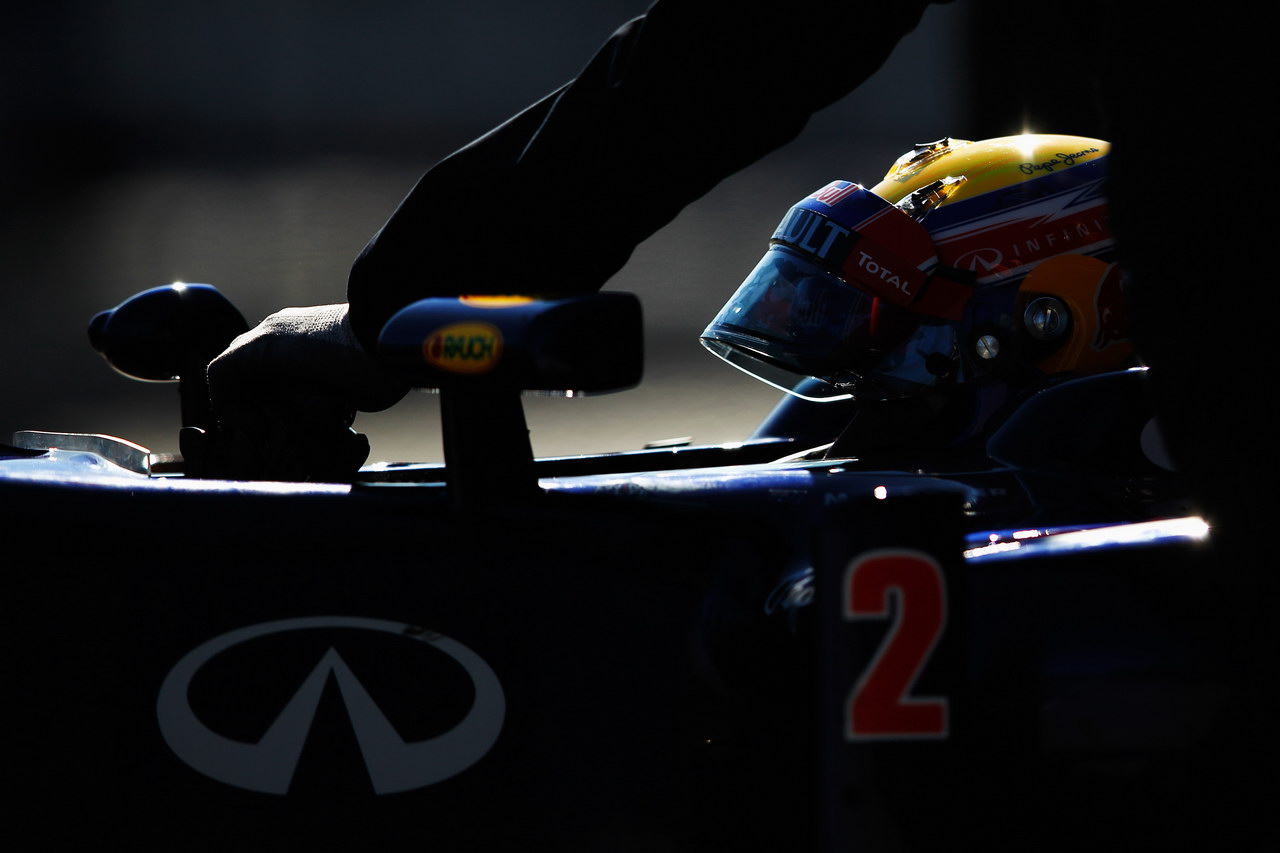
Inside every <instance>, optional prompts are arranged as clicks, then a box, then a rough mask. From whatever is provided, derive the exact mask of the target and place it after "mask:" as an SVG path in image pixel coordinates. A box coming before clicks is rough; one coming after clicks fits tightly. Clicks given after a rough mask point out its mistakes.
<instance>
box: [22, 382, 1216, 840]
mask: <svg viewBox="0 0 1280 853" xmlns="http://www.w3.org/2000/svg"><path fill="white" fill-rule="evenodd" d="M1144 381H1145V377H1144V373H1143V372H1142V371H1131V372H1126V373H1120V374H1110V375H1105V376H1100V377H1095V378H1092V379H1087V380H1081V381H1078V382H1074V383H1066V384H1063V385H1060V386H1057V387H1055V388H1052V389H1049V390H1047V391H1045V392H1042V393H1041V394H1040V395H1037V396H1036V397H1034V398H1032V399H1031V400H1030V401H1029V402H1028V403H1027V404H1025V405H1024V406H1023V407H1022V408H1021V409H1020V410H1019V411H1018V412H1017V413H1016V414H1015V415H1014V417H1012V418H1010V419H1009V421H1008V422H1007V423H1006V424H1005V425H1004V426H1003V427H1002V428H1001V429H999V430H997V431H996V432H995V433H994V434H993V435H992V436H991V437H990V439H989V440H988V441H987V443H986V448H987V453H986V460H985V462H984V463H983V464H980V465H974V464H972V462H971V461H970V462H969V463H966V464H964V465H956V466H946V465H939V466H936V467H934V468H930V469H928V470H921V469H919V468H915V469H902V468H896V469H895V468H884V467H877V466H875V465H872V464H870V463H867V462H863V461H860V460H859V459H857V458H853V457H847V458H829V457H828V456H826V455H823V454H821V453H812V454H806V453H805V451H806V450H808V447H807V441H806V439H808V438H810V437H809V436H806V435H804V434H803V433H804V431H803V430H793V431H792V435H790V436H788V435H779V434H778V433H783V432H786V430H784V429H781V428H780V427H779V425H780V424H785V423H787V422H788V418H790V419H791V420H792V421H795V420H796V419H797V418H798V417H799V416H797V415H795V414H794V413H791V414H790V415H788V413H787V412H781V413H779V414H778V415H776V416H775V417H774V418H772V419H771V420H770V422H769V423H767V424H766V425H764V426H763V427H762V430H761V434H760V435H759V437H757V438H756V439H754V440H753V441H750V442H746V443H744V444H742V445H735V446H725V447H704V448H674V449H665V450H649V451H643V452H637V453H621V454H612V455H608V456H597V457H575V458H567V459H540V460H537V461H536V462H535V463H534V470H535V472H536V475H537V479H538V485H539V488H538V490H537V491H536V493H535V494H533V495H523V494H522V495H520V496H519V497H518V498H517V499H512V500H503V499H502V496H501V495H499V496H497V497H496V498H495V499H491V500H486V501H484V502H483V503H482V504H480V505H473V504H465V505H459V504H458V503H457V502H456V501H453V500H451V499H450V497H449V494H448V489H447V488H446V486H445V482H446V480H447V477H448V473H447V470H446V469H445V468H444V467H443V466H433V465H402V466H378V467H370V468H366V469H364V471H363V472H362V473H361V474H360V475H359V476H358V477H357V478H356V480H355V481H354V482H353V483H350V484H345V483H344V484H299V483H280V482H260V481H230V480H217V479H199V478H191V477H186V476H183V474H182V471H181V467H180V466H175V465H173V464H168V465H165V464H161V463H160V462H159V461H158V460H155V459H148V457H147V456H146V454H145V451H140V450H131V449H129V448H121V447H119V446H118V445H114V444H113V443H112V442H105V443H104V442H101V441H99V442H97V443H95V442H94V441H93V440H89V439H83V438H80V439H77V438H74V437H61V438H59V437H53V438H50V437H33V436H30V435H28V436H24V437H20V438H19V441H18V442H17V443H21V444H25V445H27V446H26V447H6V448H4V450H3V454H2V455H0V493H2V494H3V496H4V507H5V517H4V531H5V536H6V538H7V540H8V541H9V543H10V554H11V561H10V563H9V567H8V568H9V571H8V581H9V584H10V595H9V601H10V612H9V614H8V618H7V619H6V620H5V622H6V626H7V629H8V631H7V635H6V649H8V650H9V653H10V654H9V657H10V660H11V661H12V662H14V663H15V664H16V666H17V671H16V674H15V675H13V676H12V677H11V678H10V679H9V682H8V683H9V693H8V695H7V696H6V699H7V702H6V704H7V705H8V706H9V708H10V709H11V710H12V711H14V712H15V713H16V721H15V722H13V723H11V725H10V730H11V732H14V733H17V734H18V735H19V736H18V737H16V738H15V741H16V742H15V743H14V744H13V746H12V749H11V755H10V760H9V762H8V766H9V775H10V778H11V781H12V782H14V783H15V789H16V790H17V791H18V794H17V797H16V803H17V806H16V808H15V812H14V813H15V818H14V823H15V827H16V828H18V829H21V830H22V831H23V832H24V833H25V832H35V833H36V834H37V835H38V836H40V837H42V838H44V839H46V840H48V841H50V843H54V842H56V843H59V844H77V845H79V844H84V843H86V842H95V843H96V842H102V841H104V840H108V839H112V840H115V839H120V840H124V841H126V843H129V844H131V845H132V846H136V847H140V848H144V849H149V848H152V847H155V848H159V847H165V848H166V849H168V848H170V847H174V846H181V847H184V848H199V849H206V848H207V849H217V850H227V849H233V848H235V847H237V846H246V845H247V846H249V847H251V848H254V849H256V848H257V847H259V846H265V844H267V843H269V844H270V845H271V846H272V847H277V846H283V847H285V848H288V849H301V848H304V847H305V848H309V849H310V848H317V847H318V848H322V849H323V848H329V847H339V846H342V847H352V846H358V847H372V846H374V845H377V844H382V843H404V842H405V841H406V840H408V841H413V842H414V843H422V844H428V845H430V846H432V847H433V848H434V849H439V850H473V849H478V850H489V849H503V850H506V849H516V848H523V847H525V846H527V845H528V844H529V843H530V839H535V838H536V839H539V840H540V842H541V843H542V844H544V845H545V846H548V849H560V850H603V849H611V850H614V849H646V850H659V849H660V850H705V849H740V850H753V849H761V850H772V849H788V850H851V849H857V850H864V849H865V850H917V849H919V850H926V849H936V848H937V847H938V846H940V845H943V844H948V845H949V844H957V843H959V844H964V845H965V846H968V845H971V844H972V845H981V846H983V847H987V848H991V847H996V848H1005V847H1008V848H1010V849H1059V848H1061V849H1079V848H1080V847H1081V846H1084V845H1102V846H1104V847H1113V846H1116V845H1118V844H1122V843H1126V842H1134V843H1136V842H1137V841H1142V840H1151V839H1152V838H1181V839H1186V838H1190V837H1194V834H1195V833H1197V832H1199V831H1202V830H1203V828H1204V826H1205V825H1206V823H1211V822H1212V821H1213V820H1214V819H1216V818H1215V816H1216V815H1217V814H1218V813H1219V810H1220V808H1221V807H1222V806H1223V801H1224V800H1226V799H1229V798H1230V794H1229V793H1224V791H1229V790H1230V786H1226V787H1225V788H1224V786H1223V785H1222V784H1221V782H1222V773H1221V772H1220V771H1221V770H1222V768H1223V767H1227V768H1229V769H1230V771H1231V772H1234V767H1235V765H1234V764H1232V763H1231V761H1230V759H1229V758H1228V757H1227V756H1229V755H1230V754H1231V753H1230V752H1229V748H1228V747H1224V746H1222V744H1223V743H1224V742H1226V741H1228V740H1229V731H1230V729H1231V724H1232V721H1233V719H1235V718H1236V715H1238V714H1239V713H1241V709H1240V708H1239V695H1238V691H1237V689H1236V681H1235V674H1234V673H1232V672H1231V670H1230V666H1229V665H1228V664H1227V663H1226V662H1227V661H1228V660H1230V646H1229V640H1228V639H1227V636H1226V634H1225V633H1224V631H1223V630H1222V629H1223V626H1224V625H1225V624H1227V623H1229V615H1227V616H1224V615H1222V614H1220V613H1219V612H1217V609H1216V608H1218V607H1219V605H1218V603H1217V602H1218V601H1220V600H1221V596H1220V590H1219V589H1218V587H1217V580H1216V578H1215V574H1214V570H1213V552H1212V541H1213V533H1212V531H1211V530H1210V529H1209V528H1208V527H1207V526H1206V525H1205V523H1204V522H1202V521H1200V520H1199V519H1198V518H1196V517H1195V516H1194V512H1193V510H1192V507H1191V505H1190V504H1189V503H1188V502H1187V500H1186V496H1185V494H1184V491H1183V489H1182V487H1181V484H1180V483H1179V480H1178V477H1177V475H1176V474H1174V473H1172V472H1170V471H1168V470H1165V469H1164V468H1162V467H1161V466H1160V465H1159V464H1156V462H1158V461H1159V459H1156V461H1153V453H1152V451H1151V446H1150V442H1149V441H1148V443H1147V445H1145V447H1146V448H1147V449H1146V450H1145V451H1144V444H1143V433H1144V430H1146V429H1147V425H1148V424H1149V422H1150V420H1151V412H1150V410H1149V408H1148V407H1147V404H1146V402H1145V394H1144V393H1143V390H1142V388H1143V383H1144ZM801 420H803V419H801ZM1147 438H1148V439H1149V438H1150V436H1149V435H1148V436H1147ZM77 447H82V448H87V449H77ZM113 447H114V450H112V449H111V448H113ZM49 448H54V449H49ZM113 453H114V454H115V455H114V456H113ZM109 457H111V458H115V459H116V461H114V462H113V461H108V458H109ZM780 459H781V460H783V461H776V460H780ZM771 460H773V461H771ZM131 468H132V469H133V470H130V469H131ZM885 555H889V562H883V560H884V559H885ZM903 555H905V557H904V556H903ZM898 559H905V560H906V561H907V567H908V568H909V569H910V570H911V571H915V570H916V569H919V570H920V571H921V572H923V574H920V575H912V576H910V577H915V578H923V581H922V583H923V585H922V586H911V584H912V583H915V581H909V580H908V575H907V574H901V575H895V574H894V573H895V572H906V571H907V569H904V568H903V567H902V565H901V564H899V563H894V562H892V561H893V560H898ZM876 560H881V561H882V563H883V566H884V567H887V568H886V571H888V572H889V575H888V578H889V579H888V580H887V581H884V582H883V584H884V586H883V589H884V598H883V602H880V603H882V604H883V609H882V612H881V614H880V615H879V616H872V617H867V618H864V616H865V614H863V615H857V614H858V607H859V604H857V603H856V602H855V601H854V599H855V598H856V596H857V595H859V594H860V593H857V592H856V590H857V589H858V587H857V583H859V582H855V577H856V576H857V571H858V570H859V569H861V567H863V566H864V565H866V564H869V563H874V562H875V561H876ZM895 578H899V580H895ZM922 601H923V602H925V603H927V604H928V606H929V607H934V608H937V609H938V610H937V612H936V613H934V611H927V612H929V613H933V614H934V615H931V616H926V617H920V616H917V615H915V614H916V613H918V612H925V611H918V610H916V609H915V608H916V606H917V605H918V604H920V603H921V602H922ZM920 619H924V620H925V622H924V625H923V628H922V629H920V630H924V631H925V634H922V635H921V636H922V637H924V639H929V638H930V637H931V638H932V640H931V643H925V644H923V645H920V646H918V647H913V648H914V650H912V649H907V650H906V651H903V650H901V649H899V650H898V652H901V654H900V655H899V658H898V663H890V662H889V661H890V658H891V656H892V655H893V654H895V652H894V651H893V649H892V648H891V647H892V646H894V644H896V643H899V642H905V640H902V638H903V637H905V636H908V635H909V634H910V633H911V632H912V631H915V630H917V629H918V628H919V620H920ZM933 628H936V629H937V630H936V632H935V633H933V634H930V633H928V631H929V630H932V629H933ZM903 655H905V658H903V657H902V656H903ZM903 660H905V663H903ZM904 667H905V668H904ZM890 670H892V672H890ZM881 675H883V676H885V677H886V678H888V677H889V676H891V675H896V676H900V678H901V679H902V680H901V683H900V684H899V687H900V688H901V690H900V692H899V695H897V696H896V697H894V696H890V699H892V700H894V701H892V702H890V703H889V707H888V710H887V712H886V714H887V716H886V717H885V721H884V722H882V723H876V724H875V725H880V726H882V728H879V729H874V728H873V729H866V730H863V729H860V728H859V726H861V725H863V724H862V723H859V722H857V717H856V712H852V713H854V714H855V716H854V717H853V719H854V722H851V717H850V714H851V707H853V705H854V704H855V697H856V696H862V695H863V694H864V691H865V690H867V689H868V688H866V685H867V683H868V679H870V678H873V677H875V678H878V677H880V676H881ZM495 685H496V686H495ZM891 686H892V685H891ZM891 692H892V690H891ZM913 704H923V705H926V706H932V707H933V708H934V710H935V711H937V712H938V714H939V715H941V716H938V717H936V718H933V717H930V718H929V719H926V721H925V722H924V723H922V724H917V723H913V722H910V721H909V718H910V719H914V716H913V715H914V714H915V712H914V711H910V710H907V711H903V709H904V708H905V707H907V706H911V705H913ZM899 716H901V717H902V722H901V725H899V720H898V717H899ZM937 719H941V720H943V721H944V722H943V723H942V724H938V723H937V722H936V720H937ZM930 720H934V721H933V722H930ZM868 731H869V732H871V733H870V734H867V732H868Z"/></svg>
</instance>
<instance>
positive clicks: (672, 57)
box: [347, 0, 928, 346]
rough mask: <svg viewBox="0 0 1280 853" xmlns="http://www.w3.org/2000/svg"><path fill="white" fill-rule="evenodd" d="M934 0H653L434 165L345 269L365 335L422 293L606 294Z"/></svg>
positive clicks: (882, 52) (366, 338)
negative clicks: (794, 7)
mask: <svg viewBox="0 0 1280 853" xmlns="http://www.w3.org/2000/svg"><path fill="white" fill-rule="evenodd" d="M927 5H928V2H927V0H892V2H885V0H879V2H844V3H839V4H829V5H825V6H823V7H822V10H821V11H820V12H819V11H817V10H815V9H814V8H813V7H806V8H805V10H804V12H803V13H800V14H788V13H787V12H781V11H778V10H777V9H778V7H762V6H753V5H750V4H745V5H744V4H742V3H739V2H729V1H728V0H659V2H657V3H655V4H654V5H653V6H652V7H651V8H650V9H649V11H648V13H647V14H646V15H645V16H643V17H641V18H637V19H635V20H633V21H631V22H629V23H627V24H626V25H624V26H623V27H622V28H621V29H619V30H618V31H617V32H616V33H615V34H614V36H613V37H612V38H611V39H610V40H609V41H608V42H607V43H606V44H605V45H604V47H603V48H602V49H601V50H600V51H599V52H598V53H597V54H596V55H595V56H594V57H593V58H592V60H591V61H590V63H588V65H587V66H586V68H585V69H584V70H583V71H582V73H581V74H580V75H579V76H578V77H577V79H575V80H574V81H573V82H572V83H570V84H569V85H567V86H565V87H564V88H562V89H561V90H559V91H558V92H555V93H553V94H552V95H550V96H549V97H547V98H545V99H544V100H543V101H541V102H540V103H538V104H535V105H534V106H533V107H531V108H529V109H528V110H526V111H525V112H524V113H522V114H521V115H519V116H517V117H516V118H514V119H512V120H511V121H509V122H508V123H507V124H505V125H503V126H502V127H500V128H498V129H496V130H494V131H493V132H491V133H489V134H487V135H486V136H484V137H482V138H481V139H479V140H477V141H476V142H474V143H472V144H471V145H469V146H467V147H466V148H464V149H462V150H461V151H459V152H458V153H456V154H454V155H453V156H452V157H450V158H447V159H446V160H444V161H443V162H441V163H440V164H438V165H437V166H435V167H434V168H433V169H431V170H430V171H429V172H427V174H426V175H425V176H424V177H423V178H422V180H421V181H420V182H419V183H418V185H417V186H416V187H415V188H414V189H413V190H412V192H410V193H409V195H408V196H407V197H406V198H405V199H404V201H403V202H402V203H401V205H400V207H399V208H398V209H397V210H396V211H395V213H394V214H393V215H392V216H391V218H390V219H389V220H388V222H387V223H386V224H385V225H384V226H383V228H382V229H381V230H380V231H379V232H378V234H377V235H375V236H374V238H373V240H372V241H370V243H369V244H368V246H366V247H365V249H364V252H363V253H362V254H361V256H360V257H359V258H358V259H357V261H356V263H355V265H354V267H353V269H352V272H351V277H350V280H349V283H348V289H347V296H348V299H349V301H350V303H351V314H352V324H353V328H354V330H355V333H356V336H357V337H358V338H359V339H360V340H361V341H362V342H363V343H364V344H365V345H366V346H372V345H373V343H374V341H376V339H377V335H378V332H379V331H380V330H381V328H382V326H383V324H384V323H385V322H386V321H387V320H388V319H389V318H390V316H391V315H392V314H394V313H395V312H396V311H398V310H399V309H400V308H402V307H404V306H405V305H408V304H410V303H412V302H414V301H416V300H417V299H421V298H423V297H426V296H435V295H450V294H461V293H526V294H541V293H560V294H564V293H582V292H590V291H594V290H598V289H599V288H600V287H601V286H602V285H603V284H604V283H605V282H606V281H607V280H608V279H609V278H610V277H611V276H612V275H613V274H614V273H616V272H617V271H618V270H619V269H620V268H621V267H622V265H623V264H624V263H626V261H627V259H628V258H629V257H630V255H631V252H632V250H633V249H634V248H635V247H636V245H638V244H639V243H640V242H642V241H643V240H644V239H646V238H647V237H649V236H650V235H651V234H653V233H654V232H655V231H657V230H658V229H659V228H661V227H662V226H663V225H665V224H667V223H668V222H670V221H671V220H672V219H673V218H674V217H675V216H676V214H678V213H679V212H680V210H681V209H683V208H684V207H685V206H686V205H688V204H689V203H690V202H692V201H694V200H695V199H697V198H699V197H701V196H702V195H704V194H705V193H706V192H707V191H709V190H710V189H711V188H712V187H714V186H715V185H716V184H717V183H719V182H720V181H721V180H723V179H724V178H725V177H727V176H729V175H731V174H733V173H735V172H737V171H739V170H740V169H742V168H743V167H745V166H747V165H749V164H751V163H753V162H755V161H756V160H758V159H760V158H761V157H763V156H764V155H765V154H767V153H769V152H770V151H773V150H774V149H776V148H779V147H780V146H782V145H784V144H785V143H787V142H789V141H790V140H791V139H793V138H794V137H795V136H796V135H797V134H798V133H799V132H800V130H801V129H802V128H803V127H804V125H805V122H806V121H807V120H808V118H809V116H810V115H811V114H812V113H813V112H815V111H817V110H818V109H821V108H822V107H824V106H827V105H828V104H830V103H832V102H833V101H835V100H837V99H839V98H840V97H841V96H843V95H845V94H846V93H848V92H850V91H851V90H853V89H854V88H855V87H856V86H857V85H858V84H860V83H861V82H862V81H863V80H865V79H866V78H868V77H869V76H871V74H872V73H873V72H875V70H876V69H878V68H879V67H880V65H881V64H882V63H883V62H884V60H885V59H886V58H887V56H888V55H889V53H890V51H891V50H892V49H893V47H894V46H895V45H896V43H897V42H898V40H899V39H900V38H901V37H902V36H904V35H906V34H907V33H908V32H910V31H911V30H912V29H913V28H914V27H915V26H916V24H917V23H918V21H919V19H920V16H921V14H922V12H923V10H924V8H925V6H927ZM494 258H497V259H500V261H499V262H498V263H493V262H492V259H494Z"/></svg>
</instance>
